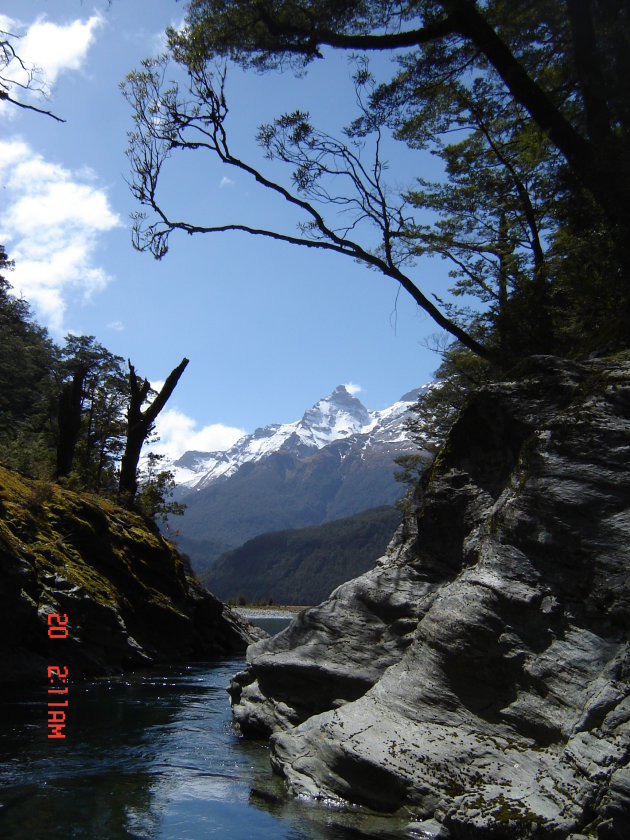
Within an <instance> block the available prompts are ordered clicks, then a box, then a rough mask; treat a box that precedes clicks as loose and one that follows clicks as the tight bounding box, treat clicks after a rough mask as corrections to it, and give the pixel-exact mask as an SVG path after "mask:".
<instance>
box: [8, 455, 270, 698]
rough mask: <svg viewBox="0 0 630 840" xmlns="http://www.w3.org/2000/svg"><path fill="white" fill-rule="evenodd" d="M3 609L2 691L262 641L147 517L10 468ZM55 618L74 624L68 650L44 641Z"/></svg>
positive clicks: (218, 652)
mask: <svg viewBox="0 0 630 840" xmlns="http://www.w3.org/2000/svg"><path fill="white" fill-rule="evenodd" d="M0 606H1V610H2V617H3V631H2V633H1V634H0V656H1V661H2V663H3V665H4V667H3V669H2V672H1V676H0V681H1V682H18V681H25V680H33V681H40V682H41V681H42V680H44V679H45V678H46V668H47V666H49V665H56V664H58V665H66V666H67V667H68V668H69V670H70V673H71V674H72V676H73V677H74V678H77V677H82V676H87V675H96V674H109V673H114V672H119V671H121V670H124V669H127V668H134V667H137V666H140V665H148V664H151V663H153V662H160V661H162V662H163V661H184V660H189V659H204V658H211V657H214V656H217V655H223V654H226V653H230V652H234V651H242V650H245V648H246V646H247V644H249V642H251V641H253V640H254V638H256V637H257V631H256V630H255V629H254V628H252V627H251V625H249V624H248V623H247V622H245V621H244V620H243V619H241V618H240V617H239V616H238V615H236V614H235V613H234V612H232V611H231V610H230V609H229V608H228V607H226V606H225V605H223V604H222V603H221V602H220V601H219V600H217V599H216V598H215V597H214V596H213V595H211V594H210V593H208V592H207V591H206V590H205V589H203V587H202V586H201V585H200V584H199V583H198V582H197V581H196V579H195V578H194V577H193V576H192V574H191V573H190V571H189V569H188V568H187V566H186V564H185V563H184V561H183V560H182V558H181V556H180V555H179V554H178V552H177V551H176V549H175V548H174V547H173V545H172V544H171V543H169V542H168V541H167V540H165V539H163V538H162V537H161V536H160V534H159V533H158V532H157V531H156V530H153V529H152V528H151V527H150V526H149V525H148V524H147V523H146V522H145V521H144V520H143V519H142V518H141V517H140V516H138V515H136V514H134V513H131V512H129V511H126V510H124V509H122V508H120V507H118V506H116V505H115V504H113V503H111V502H109V501H106V500H104V499H102V498H100V497H97V496H90V495H85V494H83V495H80V494H77V493H74V492H71V491H69V490H64V489H62V488H61V487H59V486H57V485H54V484H50V483H45V482H36V481H30V480H28V479H25V478H24V477H22V476H20V475H19V474H18V473H15V472H12V471H9V470H6V469H4V468H3V467H0ZM50 613H58V614H60V615H66V616H67V617H68V630H69V632H68V636H67V638H63V639H61V638H53V639H50V638H49V637H48V615H49V614H50Z"/></svg>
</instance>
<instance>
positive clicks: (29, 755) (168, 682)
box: [0, 658, 351, 840]
mask: <svg viewBox="0 0 630 840" xmlns="http://www.w3.org/2000/svg"><path fill="white" fill-rule="evenodd" d="M243 665H244V662H243V659H242V658H238V659H230V660H223V661H221V662H215V663H204V664H200V665H190V666H177V667H168V666H164V667H162V668H159V669H153V670H151V671H147V672H143V673H136V674H134V675H131V676H129V675H128V676H126V677H122V678H116V679H107V680H97V681H95V682H92V683H84V684H73V685H71V686H70V694H69V695H68V697H69V717H68V726H67V729H66V733H67V737H66V739H65V740H59V741H49V740H48V739H47V728H46V703H47V699H48V698H47V695H46V691H45V686H44V687H42V689H41V691H38V692H30V693H28V694H27V693H26V692H25V691H18V690H13V691H11V692H7V691H5V692H4V694H3V697H2V700H1V701H0V713H1V714H2V717H3V725H2V728H1V729H0V837H1V838H3V840H49V838H50V840H71V838H86V839H87V838H90V840H92V838H99V839H100V838H102V840H123V838H125V840H126V838H134V840H144V838H146V840H149V838H150V840H202V838H203V840H209V839H210V838H219V839H220V840H223V838H228V839H229V838H234V840H247V839H248V838H256V840H266V839H267V838H269V839H271V838H274V840H280V839H281V838H285V840H321V838H346V837H349V836H351V835H350V833H349V832H347V831H343V830H342V829H340V828H334V827H332V826H330V825H324V826H322V825H321V824H320V825H315V824H313V823H312V822H311V821H310V819H309V813H308V812H309V809H308V806H306V805H304V804H301V803H299V802H296V801H285V802H284V803H283V805H282V807H279V806H274V800H275V797H274V796H271V802H269V801H266V800H267V799H268V798H269V797H268V795H267V796H266V799H265V800H263V799H261V798H260V797H259V796H257V795H255V794H252V791H253V790H254V789H256V787H257V786H258V782H259V781H260V780H261V779H263V780H264V785H266V786H267V790H269V789H270V786H271V787H272V786H273V785H274V784H275V785H277V788H276V789H277V791H278V796H279V797H282V793H281V790H282V788H281V785H280V783H279V782H274V781H270V777H271V774H270V769H269V761H268V752H267V748H266V746H265V745H263V744H259V743H256V742H251V741H247V740H245V739H243V738H242V737H241V736H240V735H239V733H238V731H237V730H236V729H235V728H234V727H233V725H232V719H231V712H230V707H229V702H228V696H227V693H226V691H225V688H226V686H227V684H228V682H229V679H230V676H231V675H232V674H234V673H235V672H236V671H238V670H241V669H242V667H243ZM285 799H286V797H285ZM261 806H262V807H261ZM311 810H312V809H311ZM320 810H321V809H320Z"/></svg>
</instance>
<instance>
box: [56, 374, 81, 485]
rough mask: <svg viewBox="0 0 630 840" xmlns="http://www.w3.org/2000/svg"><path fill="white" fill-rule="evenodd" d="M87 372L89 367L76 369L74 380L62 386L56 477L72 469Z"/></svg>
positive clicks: (58, 421) (58, 412) (79, 429)
mask: <svg viewBox="0 0 630 840" xmlns="http://www.w3.org/2000/svg"><path fill="white" fill-rule="evenodd" d="M86 374H87V369H86V368H84V367H80V368H78V369H77V370H75V372H74V376H73V377H72V380H71V381H70V382H64V384H63V385H62V386H61V393H60V394H59V400H58V411H57V425H58V428H59V438H58V441H57V469H56V471H55V477H56V478H61V477H62V476H64V475H68V473H69V472H70V470H71V469H72V462H73V460H74V449H75V447H76V445H77V440H78V439H79V432H80V431H81V398H82V396H83V382H84V380H85V376H86Z"/></svg>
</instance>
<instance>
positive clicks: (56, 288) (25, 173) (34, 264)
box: [0, 138, 121, 334]
mask: <svg viewBox="0 0 630 840" xmlns="http://www.w3.org/2000/svg"><path fill="white" fill-rule="evenodd" d="M0 179H1V180H2V183H3V186H4V188H5V196H4V198H5V201H4V209H3V211H2V215H1V216H0V241H1V242H3V243H4V244H5V245H6V247H7V251H8V253H9V254H10V256H11V258H12V259H14V260H15V270H14V271H13V272H12V274H11V278H10V282H11V285H12V286H13V288H14V291H15V292H16V294H22V295H24V297H25V298H26V299H27V300H28V301H29V302H30V303H31V304H32V305H33V307H34V309H35V310H36V311H37V315H38V317H39V319H40V320H42V321H43V322H44V323H45V324H46V325H47V326H48V327H50V329H51V330H52V331H53V332H55V333H58V334H62V333H63V332H64V330H65V329H66V327H65V325H64V315H65V310H66V301H67V300H68V297H69V296H70V295H74V296H76V295H77V293H78V294H79V295H80V296H81V297H82V298H83V300H89V299H90V298H91V297H92V295H94V294H95V293H97V292H100V291H102V290H103V289H104V288H105V286H106V285H107V284H108V282H109V280H110V278H109V276H108V275H107V273H106V272H105V271H104V270H103V269H102V268H101V267H100V266H98V265H95V263H94V258H93V253H94V250H95V248H96V246H97V244H98V239H99V236H100V235H102V234H103V233H106V232H107V231H109V230H112V229H113V228H115V227H118V226H119V225H120V224H121V221H120V218H119V217H118V215H117V214H116V213H114V211H113V210H112V209H111V207H110V205H109V201H108V198H107V195H106V194H105V192H104V191H103V190H102V189H99V187H98V186H97V185H96V183H95V180H96V179H95V177H94V175H93V173H91V172H89V171H85V170H83V171H81V172H73V171H71V170H69V169H66V168H65V167H63V166H60V165H59V164H57V163H53V162H51V161H48V160H46V159H45V158H44V157H42V156H41V155H39V154H38V153H37V152H35V151H34V150H33V149H32V148H31V147H30V146H29V145H28V144H27V143H25V142H23V141H22V140H20V139H16V138H14V139H11V140H5V141H3V140H0Z"/></svg>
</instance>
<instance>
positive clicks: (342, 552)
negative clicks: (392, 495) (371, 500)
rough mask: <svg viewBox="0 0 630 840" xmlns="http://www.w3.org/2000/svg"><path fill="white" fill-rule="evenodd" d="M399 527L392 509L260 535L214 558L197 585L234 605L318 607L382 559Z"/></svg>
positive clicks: (395, 511)
mask: <svg viewBox="0 0 630 840" xmlns="http://www.w3.org/2000/svg"><path fill="white" fill-rule="evenodd" d="M399 524H400V513H399V512H398V511H397V510H396V509H395V508H390V507H382V508H376V509H374V510H368V511H365V512H364V513H359V514H357V515H356V516H351V517H347V518H345V519H338V520H336V521H334V522H327V523H325V524H324V525H315V526H311V527H310V528H294V529H290V530H285V531H274V532H270V533H267V534H261V535H260V536H258V537H254V539H252V540H248V542H246V543H245V544H244V545H242V546H241V547H240V548H237V549H235V550H234V551H229V552H227V553H226V554H224V555H223V556H222V557H220V558H219V559H218V560H217V561H216V562H215V563H214V564H213V565H212V566H211V567H210V569H209V570H208V571H207V572H205V573H204V574H203V575H202V576H201V579H202V580H203V582H204V583H206V584H207V586H208V588H209V589H210V591H211V592H214V593H215V595H217V596H218V597H219V598H222V599H224V600H234V601H236V602H237V603H240V602H241V601H244V602H250V603H251V602H259V601H262V602H265V603H274V604H302V605H306V604H318V603H320V601H323V600H324V599H325V598H326V597H328V595H330V593H331V592H332V591H333V589H335V588H336V587H337V586H339V584H341V583H345V581H347V580H351V579H352V578H355V577H358V575H361V574H363V572H366V571H367V570H368V569H371V568H372V566H373V565H374V561H375V560H377V559H378V558H379V557H381V556H382V555H383V554H384V553H385V549H386V547H387V544H388V543H389V541H390V540H391V537H392V534H393V533H394V531H395V529H396V527H397V526H398V525H399Z"/></svg>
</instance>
